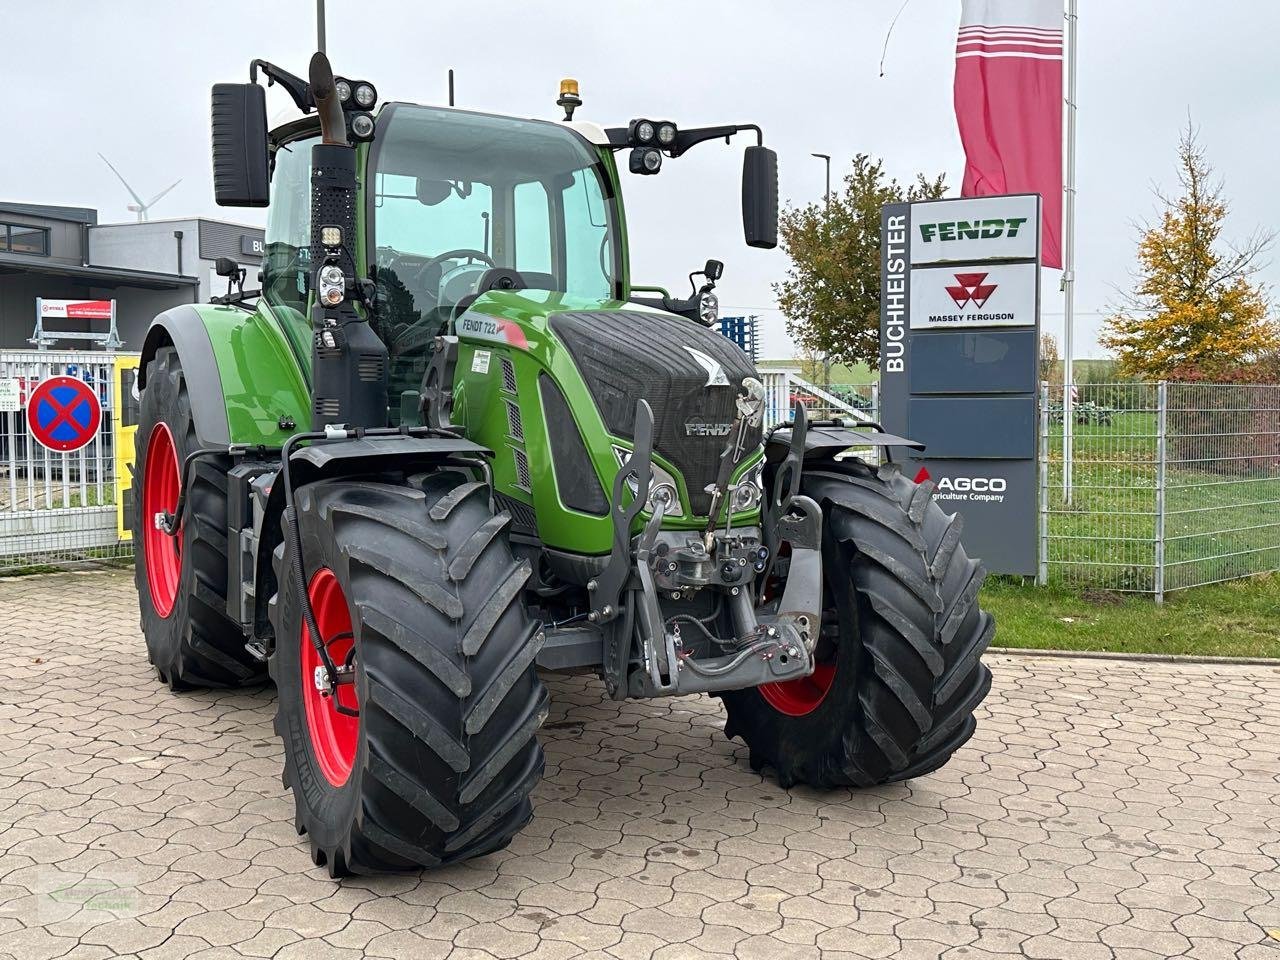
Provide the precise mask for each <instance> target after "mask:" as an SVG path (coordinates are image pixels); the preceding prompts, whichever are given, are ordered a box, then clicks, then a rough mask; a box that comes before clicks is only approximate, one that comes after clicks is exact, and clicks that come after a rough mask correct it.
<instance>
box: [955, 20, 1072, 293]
mask: <svg viewBox="0 0 1280 960" xmlns="http://www.w3.org/2000/svg"><path fill="white" fill-rule="evenodd" d="M1062 27H1063V9H1062V0H961V14H960V35H959V39H958V41H957V42H956V82H955V103H956V122H957V123H958V124H959V127H960V139H961V141H962V142H963V143H964V152H965V157H966V163H965V170H964V183H963V184H962V186H961V189H960V195H961V196H963V197H985V196H990V195H992V194H1000V193H1038V194H1040V196H1041V209H1042V211H1043V214H1042V216H1043V224H1042V226H1043V233H1042V235H1041V244H1042V251H1043V256H1042V259H1043V262H1044V264H1045V266H1048V267H1057V268H1061V267H1062V64H1063V59H1062Z"/></svg>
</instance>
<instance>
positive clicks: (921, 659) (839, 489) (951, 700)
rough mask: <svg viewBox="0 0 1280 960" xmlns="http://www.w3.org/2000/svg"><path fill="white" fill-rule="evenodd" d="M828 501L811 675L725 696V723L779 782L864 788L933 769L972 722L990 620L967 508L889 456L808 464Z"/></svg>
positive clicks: (812, 492)
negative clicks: (971, 554)
mask: <svg viewBox="0 0 1280 960" xmlns="http://www.w3.org/2000/svg"><path fill="white" fill-rule="evenodd" d="M802 490H803V492H804V493H805V494H807V495H808V496H810V497H813V498H814V499H815V500H817V501H818V503H819V504H821V505H822V509H823V544H822V547H823V549H822V552H823V574H824V579H825V581H826V582H825V583H824V589H823V605H824V607H825V608H826V609H825V611H824V614H823V630H822V637H821V639H820V640H819V641H818V646H817V650H816V656H817V658H818V661H819V662H818V667H817V669H816V670H815V671H814V674H813V676H812V677H809V678H805V679H801V680H794V681H790V682H788V683H781V684H769V685H766V686H763V687H757V688H754V689H748V690H736V691H732V692H729V693H726V694H724V695H723V697H724V703H725V708H726V710H727V713H728V722H727V723H726V725H725V733H726V734H727V735H728V736H730V737H733V736H740V737H742V739H743V740H744V741H746V743H747V746H748V747H749V748H750V751H751V765H752V767H753V768H754V769H757V770H759V769H762V768H763V767H764V766H766V765H767V766H770V767H773V768H774V769H775V770H776V771H777V774H778V780H779V782H780V783H781V784H782V785H783V786H784V787H789V786H791V785H792V784H795V783H804V784H808V785H811V786H816V787H835V786H858V787H869V786H874V785H877V784H882V783H890V782H893V781H896V780H906V779H909V778H911V777H918V776H922V775H924V774H926V773H930V772H931V771H933V770H936V769H938V768H939V767H941V766H942V765H943V764H945V763H946V762H947V760H949V759H950V757H951V755H952V754H953V753H955V751H956V750H957V749H959V747H960V746H961V745H962V744H963V743H964V742H965V741H967V740H968V739H969V737H971V736H972V735H973V731H974V728H975V721H974V717H973V712H974V709H975V708H976V707H977V706H978V704H980V703H981V702H982V700H983V698H984V697H985V696H986V694H987V691H988V690H989V689H990V687H991V674H990V672H989V671H988V670H987V668H986V666H985V665H984V664H983V663H982V660H981V657H982V653H983V651H984V650H985V649H986V648H987V646H988V644H990V642H991V638H992V635H993V633H994V630H995V622H994V620H993V619H992V617H991V616H990V614H988V613H985V612H984V611H982V610H981V609H979V607H978V603H977V598H978V590H979V588H980V587H981V585H982V580H983V577H984V576H985V573H984V571H983V568H982V565H981V564H980V563H979V562H978V561H976V560H970V559H969V558H968V557H967V556H966V555H965V552H964V548H963V547H962V546H961V545H960V529H961V521H960V518H959V517H956V516H949V515H947V514H945V513H943V512H942V510H941V509H940V508H939V507H938V505H937V504H936V503H934V502H933V499H932V492H933V484H931V483H925V484H921V485H917V484H915V483H913V482H911V481H910V480H908V479H906V478H905V477H903V476H902V475H901V474H900V473H899V472H898V470H897V469H896V468H895V467H884V468H881V469H880V470H879V471H875V470H873V469H872V468H870V467H868V466H866V465H864V464H861V463H831V464H823V465H821V466H813V467H811V468H809V469H808V470H807V471H806V473H805V474H804V478H803V482H802Z"/></svg>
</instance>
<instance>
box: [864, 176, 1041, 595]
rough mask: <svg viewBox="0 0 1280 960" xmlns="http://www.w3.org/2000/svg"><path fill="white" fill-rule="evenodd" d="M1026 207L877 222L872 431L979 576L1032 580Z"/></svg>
mask: <svg viewBox="0 0 1280 960" xmlns="http://www.w3.org/2000/svg"><path fill="white" fill-rule="evenodd" d="M1039 322H1040V198H1039V196H1038V195H1034V194H1030V195H1028V194H1020V195H1013V196H1003V197H973V198H965V199H958V200H934V201H920V202H917V203H911V204H905V203H903V204H890V205H888V206H886V207H884V208H883V210H882V211H881V305H880V405H881V413H880V420H881V422H882V423H883V424H884V427H885V429H886V430H888V431H889V432H890V433H896V434H899V435H901V436H905V437H910V438H911V439H912V440H917V441H919V442H921V443H924V444H925V449H924V450H923V451H914V450H894V451H893V454H894V459H895V460H897V461H898V462H899V463H901V464H902V465H903V470H904V471H905V472H906V473H907V475H908V476H910V477H912V479H915V480H917V481H923V480H926V479H927V480H932V481H933V482H934V483H935V484H936V485H937V489H936V491H935V494H934V497H935V499H936V500H937V501H938V503H939V505H940V506H941V507H942V508H943V509H944V510H946V511H947V512H949V513H957V514H960V515H961V516H963V517H964V519H965V533H964V539H965V544H966V546H967V547H968V549H969V550H970V552H971V553H972V554H973V555H975V556H977V557H980V558H981V559H982V560H983V561H984V563H985V564H986V566H987V569H988V570H990V571H992V572H993V573H1009V574H1023V575H1034V574H1036V573H1037V570H1038V566H1039V564H1038V560H1039V556H1038V541H1037V530H1038V525H1037V519H1038V517H1037V505H1038V500H1039V486H1038V484H1037V482H1036V452H1037V445H1036V436H1037V434H1036V427H1037V417H1036V398H1037V395H1038V371H1039V351H1040V329H1039Z"/></svg>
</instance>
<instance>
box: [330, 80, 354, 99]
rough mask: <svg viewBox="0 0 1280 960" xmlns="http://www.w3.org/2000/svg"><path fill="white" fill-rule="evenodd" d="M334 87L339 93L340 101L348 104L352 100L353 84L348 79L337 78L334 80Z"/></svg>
mask: <svg viewBox="0 0 1280 960" xmlns="http://www.w3.org/2000/svg"><path fill="white" fill-rule="evenodd" d="M333 89H334V92H335V93H337V94H338V102H339V103H343V104H346V103H350V102H351V84H350V83H348V82H347V81H346V80H341V79H340V80H335V81H334V82H333Z"/></svg>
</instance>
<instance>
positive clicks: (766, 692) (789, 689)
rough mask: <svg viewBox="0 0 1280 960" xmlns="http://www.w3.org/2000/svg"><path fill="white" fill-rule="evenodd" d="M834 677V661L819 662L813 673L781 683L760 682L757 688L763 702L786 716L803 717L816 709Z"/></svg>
mask: <svg viewBox="0 0 1280 960" xmlns="http://www.w3.org/2000/svg"><path fill="white" fill-rule="evenodd" d="M835 679H836V665H835V664H834V663H820V664H818V665H817V666H816V667H815V668H814V670H813V673H811V674H810V675H809V676H807V677H799V678H797V679H795V680H784V681H783V682H782V683H762V684H761V685H760V686H759V687H757V688H756V689H758V690H759V691H760V696H762V697H764V699H765V703H767V704H769V706H771V707H773V709H775V710H777V711H778V712H779V713H785V714H786V715H787V716H788V717H803V716H804V715H805V714H807V713H813V711H815V710H817V709H818V704H820V703H822V701H823V700H824V699H825V698H826V696H827V692H828V691H829V690H830V689H831V687H832V685H833V684H834V683H835Z"/></svg>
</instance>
